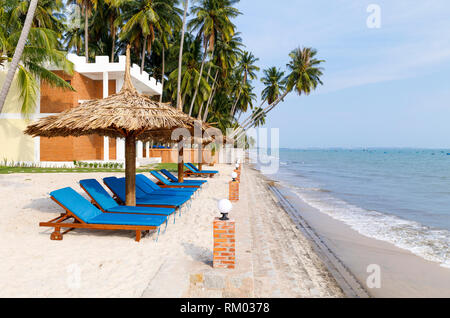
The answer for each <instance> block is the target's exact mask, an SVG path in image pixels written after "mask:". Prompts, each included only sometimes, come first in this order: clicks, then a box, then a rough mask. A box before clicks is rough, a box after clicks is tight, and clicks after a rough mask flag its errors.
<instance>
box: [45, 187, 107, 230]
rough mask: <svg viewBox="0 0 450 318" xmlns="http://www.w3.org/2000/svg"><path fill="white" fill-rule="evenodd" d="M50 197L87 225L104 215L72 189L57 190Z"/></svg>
mask: <svg viewBox="0 0 450 318" xmlns="http://www.w3.org/2000/svg"><path fill="white" fill-rule="evenodd" d="M50 195H51V196H52V197H53V198H54V199H55V200H56V201H58V202H59V203H61V204H62V205H63V206H64V207H65V208H66V209H68V210H69V211H70V212H72V213H73V214H75V215H76V216H78V217H79V218H80V219H81V220H82V221H83V222H85V223H89V221H90V220H92V219H94V218H95V217H97V216H99V215H101V214H102V211H100V210H99V209H97V208H96V207H95V206H93V205H92V204H91V203H90V202H89V201H88V200H86V199H85V198H84V197H83V196H82V195H81V194H79V193H78V192H76V191H75V190H74V189H72V188H64V189H60V190H56V191H53V192H51V193H50Z"/></svg>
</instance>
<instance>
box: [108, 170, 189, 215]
mask: <svg viewBox="0 0 450 318" xmlns="http://www.w3.org/2000/svg"><path fill="white" fill-rule="evenodd" d="M103 182H104V183H105V185H106V186H107V187H108V188H109V189H110V190H111V192H112V193H114V195H115V196H116V197H117V199H119V200H120V201H121V202H122V203H125V202H126V195H125V180H124V179H117V178H115V177H110V178H104V179H103ZM187 201H189V198H179V197H170V196H162V195H147V194H146V193H144V192H143V191H142V190H140V189H139V187H136V205H137V206H149V207H155V208H180V207H181V206H182V205H183V204H184V203H186V202H187Z"/></svg>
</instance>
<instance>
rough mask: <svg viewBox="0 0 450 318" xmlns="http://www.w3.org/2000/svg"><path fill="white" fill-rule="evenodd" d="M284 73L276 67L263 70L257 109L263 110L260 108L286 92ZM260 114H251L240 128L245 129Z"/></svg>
mask: <svg viewBox="0 0 450 318" xmlns="http://www.w3.org/2000/svg"><path fill="white" fill-rule="evenodd" d="M284 74H285V73H284V72H283V71H281V70H278V69H277V68H276V67H270V68H268V69H265V70H264V76H263V77H262V78H261V82H262V83H263V84H264V85H265V88H264V89H263V91H262V93H261V96H262V103H261V106H260V107H259V108H258V109H261V110H263V109H262V108H261V107H262V106H263V105H264V104H265V102H268V103H269V105H271V104H272V103H273V102H275V101H276V100H277V99H278V97H279V96H280V95H281V94H282V93H283V92H284V91H285V90H286V81H285V78H284ZM260 115H261V112H259V111H258V112H256V111H255V112H253V113H252V115H251V116H250V117H249V118H247V119H246V120H245V121H244V122H243V123H242V124H241V125H240V126H241V127H245V126H246V125H247V124H248V123H250V122H251V121H252V120H253V119H255V118H256V117H258V116H260Z"/></svg>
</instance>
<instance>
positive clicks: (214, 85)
mask: <svg viewBox="0 0 450 318" xmlns="http://www.w3.org/2000/svg"><path fill="white" fill-rule="evenodd" d="M210 70H211V69H210ZM218 75H219V70H217V72H216V76H214V82H213V86H212V88H211V94H210V95H209V98H208V102H207V107H208V105H209V103H210V100H211V97H212V96H213V94H214V92H215V90H216V81H217V76H218ZM202 111H203V103H202V104H201V106H200V109H199V111H198V115H197V119H199V120H200V119H202Z"/></svg>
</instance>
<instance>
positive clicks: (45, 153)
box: [40, 71, 116, 161]
mask: <svg viewBox="0 0 450 318" xmlns="http://www.w3.org/2000/svg"><path fill="white" fill-rule="evenodd" d="M54 73H56V74H57V75H58V76H60V77H62V78H63V79H64V80H66V81H70V84H71V85H72V87H73V88H74V89H75V90H76V91H75V92H71V91H68V90H63V89H61V88H56V87H51V86H50V85H48V84H47V83H45V82H41V113H59V112H62V111H64V110H66V109H69V108H73V107H77V106H78V101H79V100H90V99H96V98H102V97H103V81H102V80H100V81H94V80H91V79H90V78H88V77H86V76H84V75H82V74H80V73H77V72H74V74H73V75H72V76H70V75H67V74H65V73H64V72H62V71H55V72H54ZM108 91H109V94H110V95H112V94H115V92H116V81H114V80H110V81H109V84H108ZM40 152H41V161H73V160H103V137H100V136H97V135H93V136H83V137H78V138H74V137H67V138H51V139H48V138H41V150H40ZM109 156H110V159H111V160H115V159H116V144H115V139H110V143H109Z"/></svg>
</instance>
